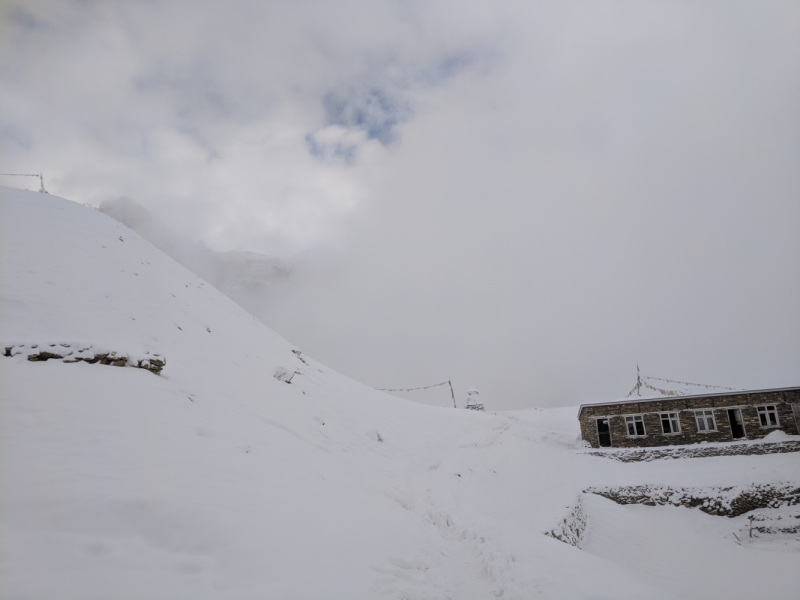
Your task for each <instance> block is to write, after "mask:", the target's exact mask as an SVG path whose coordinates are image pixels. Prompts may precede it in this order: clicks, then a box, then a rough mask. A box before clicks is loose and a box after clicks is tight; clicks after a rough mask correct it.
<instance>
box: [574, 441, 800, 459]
mask: <svg viewBox="0 0 800 600" xmlns="http://www.w3.org/2000/svg"><path fill="white" fill-rule="evenodd" d="M788 452H800V442H775V443H770V442H762V443H758V444H753V443H747V442H745V443H742V444H726V445H724V446H717V445H714V446H711V445H708V444H695V445H692V446H679V447H667V448H664V447H661V448H621V449H618V450H617V449H613V448H609V449H603V450H594V451H590V452H584V454H588V455H589V456H601V457H603V458H610V459H612V460H618V461H619V462H650V461H653V460H662V459H667V458H707V457H709V456H751V455H754V454H757V455H763V454H785V453H788Z"/></svg>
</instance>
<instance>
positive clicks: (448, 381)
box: [447, 379, 458, 408]
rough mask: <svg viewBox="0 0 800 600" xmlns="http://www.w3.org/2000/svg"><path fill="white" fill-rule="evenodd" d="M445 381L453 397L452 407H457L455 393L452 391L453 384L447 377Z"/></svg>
mask: <svg viewBox="0 0 800 600" xmlns="http://www.w3.org/2000/svg"><path fill="white" fill-rule="evenodd" d="M447 383H448V385H449V386H450V395H451V396H452V397H453V408H458V406H456V395H455V394H454V393H453V384H452V383H450V380H449V379H448V380H447Z"/></svg>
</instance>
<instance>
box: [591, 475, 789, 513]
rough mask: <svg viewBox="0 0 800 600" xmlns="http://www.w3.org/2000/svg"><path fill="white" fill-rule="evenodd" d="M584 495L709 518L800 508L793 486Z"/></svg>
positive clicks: (646, 488) (634, 489)
mask: <svg viewBox="0 0 800 600" xmlns="http://www.w3.org/2000/svg"><path fill="white" fill-rule="evenodd" d="M584 493H589V494H597V495H598V496H603V497H604V498H608V499H609V500H613V501H614V502H616V503H617V504H644V505H646V506H664V505H672V506H686V507H690V508H699V509H700V510H702V511H703V512H705V513H708V514H710V515H718V516H721V517H738V516H739V515H743V514H745V513H747V512H750V511H751V510H755V509H757V508H779V507H781V506H795V505H797V504H800V487H798V484H797V483H782V484H777V485H769V484H764V485H755V484H753V485H747V486H732V487H725V488H718V487H708V488H673V487H671V486H652V485H639V486H630V487H593V488H589V489H586V490H584Z"/></svg>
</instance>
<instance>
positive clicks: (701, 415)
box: [694, 410, 717, 431]
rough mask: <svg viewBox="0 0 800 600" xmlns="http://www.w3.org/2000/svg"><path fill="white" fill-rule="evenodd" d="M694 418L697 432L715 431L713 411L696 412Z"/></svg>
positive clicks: (715, 424)
mask: <svg viewBox="0 0 800 600" xmlns="http://www.w3.org/2000/svg"><path fill="white" fill-rule="evenodd" d="M694 418H695V419H696V420H697V431H716V430H717V423H716V421H714V411H713V410H696V411H694Z"/></svg>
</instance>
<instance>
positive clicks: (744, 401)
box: [579, 388, 800, 448]
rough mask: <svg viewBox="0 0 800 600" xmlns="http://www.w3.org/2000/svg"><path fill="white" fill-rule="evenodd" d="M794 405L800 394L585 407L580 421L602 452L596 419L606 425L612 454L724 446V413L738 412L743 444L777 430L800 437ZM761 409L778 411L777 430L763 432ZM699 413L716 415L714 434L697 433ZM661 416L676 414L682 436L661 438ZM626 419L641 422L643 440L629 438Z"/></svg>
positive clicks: (585, 434) (752, 394) (729, 435)
mask: <svg viewBox="0 0 800 600" xmlns="http://www.w3.org/2000/svg"><path fill="white" fill-rule="evenodd" d="M793 403H800V388H791V389H788V390H767V391H761V392H742V393H735V394H717V395H710V396H686V397H673V398H664V399H655V400H642V401H641V402H625V403H610V404H596V405H589V406H584V407H583V409H582V410H581V413H580V415H579V420H580V426H581V436H582V437H583V439H584V440H586V441H588V442H589V443H590V444H591V445H592V447H594V448H598V447H600V444H599V440H598V437H597V425H596V423H595V420H596V419H597V418H599V417H603V418H608V420H609V428H610V431H611V446H612V447H614V448H635V447H647V446H671V445H676V444H695V443H698V442H703V441H707V442H727V441H731V440H733V439H734V437H733V434H732V431H731V426H730V421H729V419H728V412H727V411H728V409H730V408H739V409H740V410H741V413H742V421H743V424H744V433H745V438H746V439H751V440H752V439H760V438H763V437H765V436H767V435H768V434H770V433H771V432H772V431H775V430H776V429H778V430H782V431H785V432H786V433H787V434H790V435H798V434H800V432H798V429H797V425H796V423H795V419H794V415H793V414H792V406H791V405H792V404H793ZM763 404H774V405H775V406H776V408H777V413H778V423H779V425H778V426H777V427H774V426H772V427H762V426H761V423H760V422H759V418H758V413H757V410H756V407H757V406H759V405H763ZM700 409H703V410H712V411H713V412H714V420H715V422H716V426H717V430H716V431H700V430H698V428H697V422H696V420H695V414H694V411H695V410H700ZM662 412H677V413H678V415H679V416H678V419H679V421H680V426H681V431H680V433H677V434H664V433H663V431H662V427H661V417H660V414H661V413H662ZM625 415H641V416H642V419H643V421H644V426H645V435H644V436H634V437H629V436H628V431H627V426H626V424H625V419H624V417H625Z"/></svg>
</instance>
